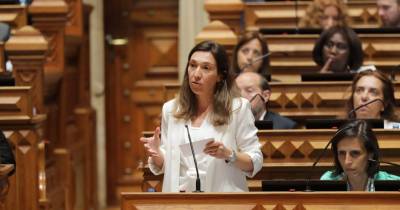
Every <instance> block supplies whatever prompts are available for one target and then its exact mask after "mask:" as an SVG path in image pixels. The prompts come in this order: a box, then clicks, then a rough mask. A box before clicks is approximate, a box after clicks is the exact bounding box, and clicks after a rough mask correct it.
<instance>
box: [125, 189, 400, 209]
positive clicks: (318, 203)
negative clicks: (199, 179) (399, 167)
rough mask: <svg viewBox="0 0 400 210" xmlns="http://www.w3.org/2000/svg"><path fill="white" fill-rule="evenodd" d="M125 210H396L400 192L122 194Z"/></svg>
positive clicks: (399, 207)
mask: <svg viewBox="0 0 400 210" xmlns="http://www.w3.org/2000/svg"><path fill="white" fill-rule="evenodd" d="M121 209H122V210H150V209H151V210H157V209H165V210H166V209H186V210H189V209H199V210H200V209H201V210H214V209H229V210H236V209H237V210H239V209H240V210H264V209H265V210H320V209H323V210H345V209H355V210H361V209H363V210H372V209H376V210H378V209H379V210H393V209H400V192H327V193H326V192H324V193H321V192H273V193H264V192H252V193H122V201H121Z"/></svg>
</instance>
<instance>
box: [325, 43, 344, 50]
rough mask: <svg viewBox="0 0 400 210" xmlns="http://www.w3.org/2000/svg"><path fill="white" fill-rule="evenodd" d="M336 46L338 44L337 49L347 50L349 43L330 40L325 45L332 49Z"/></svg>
mask: <svg viewBox="0 0 400 210" xmlns="http://www.w3.org/2000/svg"><path fill="white" fill-rule="evenodd" d="M334 46H336V49H338V50H339V51H345V50H347V49H349V46H347V44H344V43H335V42H332V41H329V42H327V43H326V44H325V47H327V48H328V49H332V48H333V47H334Z"/></svg>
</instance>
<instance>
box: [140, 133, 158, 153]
mask: <svg viewBox="0 0 400 210" xmlns="http://www.w3.org/2000/svg"><path fill="white" fill-rule="evenodd" d="M140 141H141V142H143V145H144V148H145V149H146V152H147V154H148V155H149V156H150V157H161V151H160V142H161V141H160V127H157V128H156V130H155V131H154V135H153V136H152V137H147V138H146V137H141V138H140Z"/></svg>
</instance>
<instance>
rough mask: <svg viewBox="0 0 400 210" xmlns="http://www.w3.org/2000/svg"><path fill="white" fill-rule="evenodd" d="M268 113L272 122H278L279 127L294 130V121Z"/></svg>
mask: <svg viewBox="0 0 400 210" xmlns="http://www.w3.org/2000/svg"><path fill="white" fill-rule="evenodd" d="M269 113H270V118H271V119H272V121H274V120H275V121H280V123H281V124H283V125H281V126H284V127H285V128H286V127H287V128H294V127H296V125H297V123H296V122H295V121H293V120H292V119H290V118H287V117H284V116H282V115H280V114H278V113H275V112H269Z"/></svg>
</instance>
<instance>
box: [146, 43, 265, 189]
mask: <svg viewBox="0 0 400 210" xmlns="http://www.w3.org/2000/svg"><path fill="white" fill-rule="evenodd" d="M233 87H234V81H233V77H232V74H231V72H230V71H229V64H228V57H227V54H226V52H225V50H224V48H223V47H222V46H221V45H219V44H217V43H215V42H212V41H204V42H201V43H199V44H197V45H196V46H195V47H194V48H193V49H192V50H191V51H190V53H189V56H188V61H187V65H186V69H185V75H184V78H183V81H182V85H181V88H180V91H179V95H178V96H177V97H176V98H175V99H173V100H171V101H168V102H166V103H165V104H164V106H163V108H162V119H161V120H162V122H161V130H160V128H156V130H155V134H154V136H153V137H149V138H145V137H143V138H141V139H140V140H141V141H142V142H143V143H144V146H145V148H146V151H147V153H148V154H149V167H150V170H151V171H152V172H153V173H154V174H156V175H158V174H162V173H164V180H163V188H162V190H163V192H179V191H186V192H190V191H193V190H194V189H195V182H194V181H195V180H196V172H195V171H196V170H195V169H196V168H197V167H196V166H195V164H194V159H193V158H192V157H191V156H190V157H189V156H184V155H183V153H182V152H181V150H180V146H179V145H182V144H187V143H188V142H189V140H190V139H193V140H192V141H193V142H196V141H201V140H206V141H207V140H208V141H207V143H206V145H205V148H204V150H203V152H199V153H197V154H196V159H197V163H198V164H197V165H198V171H199V174H200V180H201V183H203V184H202V187H203V189H202V190H204V191H206V192H242V191H248V187H247V181H246V175H247V176H250V177H252V176H254V175H255V174H256V173H257V172H258V171H259V170H260V169H261V167H262V163H263V156H262V153H261V150H260V143H259V141H258V137H257V128H256V127H255V126H254V117H253V115H252V113H251V109H250V104H249V102H248V101H247V100H246V99H244V98H240V97H239V96H238V95H237V93H236V90H235V89H233ZM189 133H190V134H191V135H189ZM160 134H161V138H160ZM190 136H191V137H190ZM189 138H190V139H189ZM196 188H197V187H196Z"/></svg>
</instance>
